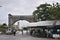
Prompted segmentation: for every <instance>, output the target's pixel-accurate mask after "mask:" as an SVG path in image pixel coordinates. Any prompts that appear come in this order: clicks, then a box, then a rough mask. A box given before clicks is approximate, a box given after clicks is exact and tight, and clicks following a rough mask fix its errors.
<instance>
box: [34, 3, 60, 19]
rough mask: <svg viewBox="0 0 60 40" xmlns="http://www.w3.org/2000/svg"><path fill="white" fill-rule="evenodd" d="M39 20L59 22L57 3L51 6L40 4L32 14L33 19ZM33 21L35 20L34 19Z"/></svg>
mask: <svg viewBox="0 0 60 40" xmlns="http://www.w3.org/2000/svg"><path fill="white" fill-rule="evenodd" d="M36 14H37V17H38V18H37V19H38V20H39V19H41V20H59V19H60V5H59V3H56V4H54V3H53V5H51V4H47V3H45V4H41V5H39V6H38V7H37V10H35V11H34V12H33V15H34V18H35V17H36ZM34 20H35V19H34Z"/></svg>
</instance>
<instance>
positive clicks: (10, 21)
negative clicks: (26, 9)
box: [8, 14, 34, 27]
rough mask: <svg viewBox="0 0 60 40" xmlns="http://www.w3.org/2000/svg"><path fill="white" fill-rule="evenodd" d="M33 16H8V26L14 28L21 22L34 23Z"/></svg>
mask: <svg viewBox="0 0 60 40" xmlns="http://www.w3.org/2000/svg"><path fill="white" fill-rule="evenodd" d="M33 18H34V16H33V15H11V14H8V26H9V27H12V26H13V24H14V23H15V22H17V21H19V20H27V21H28V22H33Z"/></svg>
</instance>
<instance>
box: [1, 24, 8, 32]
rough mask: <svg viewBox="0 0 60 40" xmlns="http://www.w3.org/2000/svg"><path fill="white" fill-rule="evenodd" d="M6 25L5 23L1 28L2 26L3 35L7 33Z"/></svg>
mask: <svg viewBox="0 0 60 40" xmlns="http://www.w3.org/2000/svg"><path fill="white" fill-rule="evenodd" d="M6 26H7V25H6V24H5V23H3V24H2V25H1V26H0V31H2V32H3V33H5V31H6Z"/></svg>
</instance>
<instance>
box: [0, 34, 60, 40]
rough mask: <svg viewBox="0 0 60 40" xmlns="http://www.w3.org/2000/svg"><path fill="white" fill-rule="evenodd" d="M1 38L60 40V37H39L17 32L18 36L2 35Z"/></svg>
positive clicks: (1, 39) (9, 39)
mask: <svg viewBox="0 0 60 40" xmlns="http://www.w3.org/2000/svg"><path fill="white" fill-rule="evenodd" d="M0 40H60V39H51V38H37V37H32V36H30V35H26V34H24V35H21V34H17V35H16V36H14V35H0Z"/></svg>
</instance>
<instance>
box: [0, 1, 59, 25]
mask: <svg viewBox="0 0 60 40" xmlns="http://www.w3.org/2000/svg"><path fill="white" fill-rule="evenodd" d="M46 2H47V3H56V2H60V0H0V24H2V23H7V24H8V14H12V15H32V12H33V11H34V10H35V9H36V7H37V6H39V5H40V4H43V3H46Z"/></svg>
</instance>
